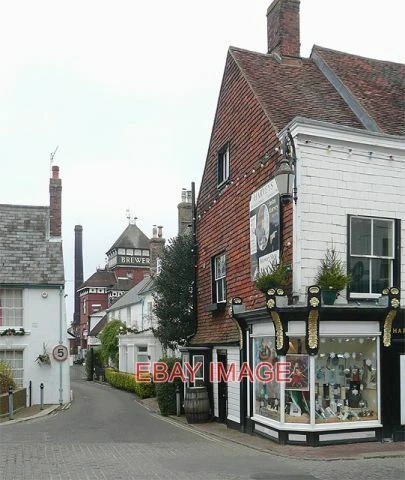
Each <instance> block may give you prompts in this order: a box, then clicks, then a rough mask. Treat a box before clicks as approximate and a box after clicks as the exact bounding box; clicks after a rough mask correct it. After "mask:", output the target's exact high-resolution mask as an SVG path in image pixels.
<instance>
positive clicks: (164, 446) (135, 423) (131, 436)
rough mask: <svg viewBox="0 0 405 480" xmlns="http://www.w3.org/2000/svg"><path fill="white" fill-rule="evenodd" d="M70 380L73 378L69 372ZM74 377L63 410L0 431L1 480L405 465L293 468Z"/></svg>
mask: <svg viewBox="0 0 405 480" xmlns="http://www.w3.org/2000/svg"><path fill="white" fill-rule="evenodd" d="M72 371H73V372H77V371H78V370H77V369H76V370H75V369H74V368H73V369H72ZM80 377H81V376H80V374H79V375H77V374H76V376H75V375H73V378H72V389H73V392H74V401H73V403H72V406H71V407H70V408H69V409H67V410H61V411H58V412H57V413H56V414H53V415H49V416H46V417H42V418H37V419H33V420H29V421H27V422H21V423H16V424H14V425H0V480H20V479H24V480H28V479H31V480H47V479H52V480H65V479H66V480H68V479H69V480H99V479H103V480H119V479H123V480H128V479H139V480H151V479H155V480H156V479H164V480H166V479H167V480H168V479H170V480H172V479H173V480H183V479H184V480H186V479H187V480H194V479H196V480H213V479H216V480H228V479H229V480H231V479H232V480H242V479H243V480H245V479H252V480H255V479H256V480H268V479H272V480H298V479H299V480H315V479H318V480H375V479H384V480H399V479H402V478H405V476H404V459H403V458H369V459H356V460H333V461H319V460H318V461H317V460H297V459H294V458H285V457H281V456H277V455H273V454H269V453H264V452H261V451H258V450H255V449H253V448H249V447H248V446H244V445H240V444H236V443H233V442H230V441H228V440H225V439H219V438H217V437H211V436H209V435H206V434H203V433H199V432H196V431H195V430H193V429H190V428H189V427H187V426H184V425H182V424H178V423H176V422H175V421H172V420H170V419H165V418H164V417H159V416H157V415H155V414H152V413H150V412H149V411H147V410H146V409H145V408H144V407H143V406H141V405H139V404H138V403H137V402H136V401H135V399H134V396H133V395H131V394H129V393H127V392H122V391H119V390H115V389H112V388H111V387H109V386H108V385H106V384H98V383H93V382H86V381H85V380H82V379H81V378H80Z"/></svg>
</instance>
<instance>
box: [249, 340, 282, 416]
mask: <svg viewBox="0 0 405 480" xmlns="http://www.w3.org/2000/svg"><path fill="white" fill-rule="evenodd" d="M253 352H254V353H253V354H254V371H255V372H256V369H257V374H258V375H257V374H256V375H255V377H254V390H253V391H254V406H253V410H254V413H255V415H261V416H263V417H265V418H269V419H272V420H276V421H280V412H281V398H280V383H278V382H276V381H271V382H267V381H262V382H261V381H260V380H259V378H265V375H266V370H267V371H268V366H266V365H267V364H268V363H270V364H271V365H273V366H275V364H276V362H277V361H278V358H277V353H276V348H275V338H274V337H257V338H255V339H254V343H253ZM259 365H262V366H261V367H259Z"/></svg>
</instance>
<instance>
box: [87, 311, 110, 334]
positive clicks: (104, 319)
mask: <svg viewBox="0 0 405 480" xmlns="http://www.w3.org/2000/svg"><path fill="white" fill-rule="evenodd" d="M107 323H108V317H107V315H104V317H102V318H101V320H100V321H99V322H98V323H97V325H96V326H95V327H94V328H93V329H92V330H91V331H90V333H89V336H90V337H96V336H97V335H98V334H99V333H100V332H101V330H102V329H103V328H104V327H105V326H106V325H107Z"/></svg>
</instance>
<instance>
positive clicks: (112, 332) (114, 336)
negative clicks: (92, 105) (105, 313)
mask: <svg viewBox="0 0 405 480" xmlns="http://www.w3.org/2000/svg"><path fill="white" fill-rule="evenodd" d="M120 328H123V329H125V324H124V323H122V322H121V321H120V320H112V321H111V322H108V323H107V325H106V326H105V327H104V328H103V330H102V331H101V333H100V336H99V338H100V341H101V353H102V356H103V358H104V361H105V362H106V363H107V362H108V359H111V361H112V363H113V365H114V366H115V367H118V334H119V332H120Z"/></svg>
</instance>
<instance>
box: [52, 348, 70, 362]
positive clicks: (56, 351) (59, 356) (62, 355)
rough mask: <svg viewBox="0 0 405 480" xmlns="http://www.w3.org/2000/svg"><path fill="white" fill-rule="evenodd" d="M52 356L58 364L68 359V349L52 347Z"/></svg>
mask: <svg viewBox="0 0 405 480" xmlns="http://www.w3.org/2000/svg"><path fill="white" fill-rule="evenodd" d="M52 356H53V358H54V359H55V360H57V361H58V362H64V361H65V360H66V359H67V358H68V349H67V348H66V347H65V345H56V347H53V350H52Z"/></svg>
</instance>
